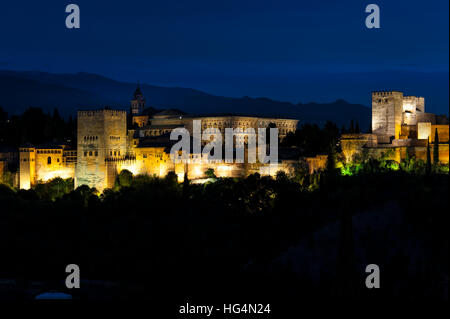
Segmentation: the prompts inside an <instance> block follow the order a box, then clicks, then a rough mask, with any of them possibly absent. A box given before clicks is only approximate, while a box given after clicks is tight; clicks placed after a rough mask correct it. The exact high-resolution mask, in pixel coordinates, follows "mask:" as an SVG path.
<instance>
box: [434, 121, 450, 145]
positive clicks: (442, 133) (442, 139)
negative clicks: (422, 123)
mask: <svg viewBox="0 0 450 319" xmlns="http://www.w3.org/2000/svg"><path fill="white" fill-rule="evenodd" d="M436 129H437V131H438V137H439V143H448V142H449V133H448V131H449V126H448V124H447V125H431V136H430V137H431V138H430V140H431V142H432V143H434V138H435V132H436Z"/></svg>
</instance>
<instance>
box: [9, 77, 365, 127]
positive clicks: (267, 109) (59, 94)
mask: <svg viewBox="0 0 450 319" xmlns="http://www.w3.org/2000/svg"><path fill="white" fill-rule="evenodd" d="M140 87H141V90H142V92H143V94H144V96H145V98H146V101H147V103H146V105H147V106H148V107H150V106H151V107H153V108H155V109H169V108H176V109H180V110H182V111H184V112H186V113H189V114H200V113H201V114H204V113H239V114H255V115H260V116H279V117H289V118H296V119H298V120H299V121H300V124H301V123H316V124H319V125H323V124H324V123H325V122H326V121H327V120H330V121H333V122H335V123H336V124H337V125H338V126H339V127H340V126H342V125H345V126H347V127H348V126H349V124H350V121H351V120H354V121H355V122H356V121H357V122H358V123H359V126H360V127H361V129H363V130H366V129H368V128H369V125H370V114H371V110H370V108H368V107H366V106H364V105H361V104H352V103H348V102H346V101H344V100H342V99H338V100H336V101H334V102H331V103H297V104H294V103H290V102H282V101H275V100H272V99H269V98H264V97H261V98H251V97H247V96H244V97H240V98H234V97H223V96H216V95H212V94H208V93H205V92H202V91H199V90H195V89H190V88H181V87H161V86H155V85H149V84H141V85H140ZM135 88H136V83H127V82H120V81H116V80H113V79H110V78H107V77H104V76H101V75H97V74H91V73H83V72H80V73H76V74H53V73H46V72H38V71H9V70H0V106H2V107H3V109H4V110H6V111H7V112H8V113H10V114H20V113H22V112H23V111H24V110H25V109H26V108H28V107H31V106H34V107H41V108H42V109H44V110H45V111H47V112H51V111H52V110H53V109H54V108H58V110H59V112H60V113H61V114H62V115H64V116H68V115H74V114H75V112H76V110H83V109H93V108H94V109H96V108H101V107H104V106H110V107H112V108H118V109H127V110H128V108H129V105H130V100H131V98H132V95H133V92H134V90H135Z"/></svg>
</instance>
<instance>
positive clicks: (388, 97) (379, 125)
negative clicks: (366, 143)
mask: <svg viewBox="0 0 450 319" xmlns="http://www.w3.org/2000/svg"><path fill="white" fill-rule="evenodd" d="M402 112H403V93H402V92H397V91H385V92H372V133H373V134H376V135H377V137H378V142H380V143H389V142H390V141H391V139H393V138H395V139H398V138H399V136H400V132H401V125H402Z"/></svg>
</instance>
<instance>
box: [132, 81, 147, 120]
mask: <svg viewBox="0 0 450 319" xmlns="http://www.w3.org/2000/svg"><path fill="white" fill-rule="evenodd" d="M144 107H145V99H144V95H143V94H142V91H141V88H140V86H139V84H138V85H137V87H136V90H135V91H134V94H133V99H132V100H131V114H132V115H133V116H134V115H140V114H142V111H143V110H144Z"/></svg>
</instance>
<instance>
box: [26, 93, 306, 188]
mask: <svg viewBox="0 0 450 319" xmlns="http://www.w3.org/2000/svg"><path fill="white" fill-rule="evenodd" d="M145 113H146V109H145V99H144V96H143V94H142V92H141V90H140V88H139V87H138V88H137V89H136V91H135V93H134V97H133V100H132V101H131V123H129V124H131V125H130V127H127V112H126V111H119V110H111V109H102V110H92V111H79V112H78V129H77V150H76V152H75V151H73V150H69V149H66V148H65V147H64V146H44V147H33V146H31V145H28V146H25V147H21V148H20V171H19V174H20V176H19V183H20V188H30V187H31V186H33V185H34V184H36V183H37V182H38V181H46V180H49V179H51V178H54V177H56V176H60V177H62V178H68V177H74V178H75V186H80V185H88V186H91V187H96V188H97V189H98V190H103V189H105V188H110V187H112V186H113V185H114V181H115V179H116V176H117V174H118V173H120V171H121V170H124V169H127V170H129V171H131V172H132V173H133V174H147V175H150V176H158V177H163V176H165V175H166V174H167V173H168V172H175V173H176V174H177V176H178V179H179V180H183V178H184V176H185V175H187V177H188V178H189V179H192V180H199V179H202V178H204V177H205V172H206V170H207V169H209V168H212V169H214V172H215V174H216V175H217V176H219V177H220V176H222V177H240V176H246V175H248V174H251V173H255V172H258V173H261V174H263V175H264V174H270V175H274V174H275V173H276V172H277V171H279V170H283V171H285V172H287V173H292V170H293V169H294V168H295V165H293V162H295V161H291V160H279V162H278V163H277V164H276V165H273V164H266V165H264V164H260V163H255V164H245V163H243V164H238V163H210V162H209V161H202V162H200V163H184V164H183V163H179V164H175V163H173V161H172V160H171V158H170V148H171V146H172V145H173V143H175V142H176V141H170V138H169V135H170V132H171V131H172V130H173V129H175V128H177V127H184V128H186V129H187V130H188V131H189V132H190V134H191V136H192V133H193V132H192V131H193V121H194V120H200V121H201V127H202V130H204V129H206V128H217V129H218V130H220V132H221V133H222V134H223V133H224V129H225V128H233V129H235V128H242V129H244V130H245V129H247V128H253V129H255V131H257V129H258V128H267V127H271V126H273V125H274V126H276V127H277V128H278V133H279V138H280V139H283V138H284V137H285V136H286V134H287V133H289V132H295V130H296V128H297V123H298V121H297V120H294V119H279V118H266V117H255V116H243V115H232V114H219V115H199V116H193V115H186V114H184V113H182V112H180V111H177V110H165V111H162V112H159V113H156V114H152V115H149V114H145ZM246 138H247V137H246V136H245V135H244V134H240V133H237V134H235V139H236V142H237V141H238V140H239V139H242V142H243V144H244V145H245V144H246V142H247V140H246ZM191 156H194V157H195V156H202V155H201V154H191ZM297 162H298V159H297Z"/></svg>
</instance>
